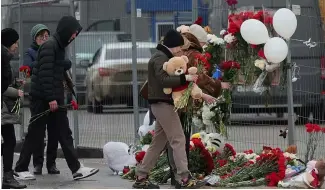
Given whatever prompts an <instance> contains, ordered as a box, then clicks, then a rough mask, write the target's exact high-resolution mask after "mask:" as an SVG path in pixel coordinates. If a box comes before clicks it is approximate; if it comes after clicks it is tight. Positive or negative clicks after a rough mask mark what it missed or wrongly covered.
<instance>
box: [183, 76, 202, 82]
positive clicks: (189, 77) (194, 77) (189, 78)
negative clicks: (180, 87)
mask: <svg viewBox="0 0 325 190" xmlns="http://www.w3.org/2000/svg"><path fill="white" fill-rule="evenodd" d="M185 78H186V81H189V82H196V81H197V79H198V78H199V76H198V75H185Z"/></svg>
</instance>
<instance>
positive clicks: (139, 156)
mask: <svg viewBox="0 0 325 190" xmlns="http://www.w3.org/2000/svg"><path fill="white" fill-rule="evenodd" d="M145 155H146V152H145V151H141V152H138V153H136V154H135V160H136V161H137V162H138V163H141V162H142V160H143V158H144V156H145Z"/></svg>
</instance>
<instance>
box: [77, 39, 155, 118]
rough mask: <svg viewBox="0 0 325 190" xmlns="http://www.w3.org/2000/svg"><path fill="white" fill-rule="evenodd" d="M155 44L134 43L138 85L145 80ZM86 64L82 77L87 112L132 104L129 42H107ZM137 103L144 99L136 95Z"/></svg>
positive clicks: (130, 50) (130, 44) (141, 104)
mask: <svg viewBox="0 0 325 190" xmlns="http://www.w3.org/2000/svg"><path fill="white" fill-rule="evenodd" d="M155 47H156V44H155V43H150V42H137V74H138V81H137V83H138V85H139V87H140V86H142V85H143V83H144V82H145V81H146V79H147V75H148V74H147V72H148V62H149V60H150V57H151V55H152V53H153V52H154V51H155ZM82 64H83V65H88V66H89V67H88V69H87V76H86V79H85V83H86V88H87V97H88V105H89V108H88V111H93V112H94V113H100V112H102V111H103V105H106V104H108V105H111V104H115V103H117V104H127V105H128V106H133V99H132V84H133V81H132V43H131V42H121V43H110V44H104V45H103V46H102V47H101V48H99V49H98V50H97V51H96V53H95V55H94V57H93V60H92V62H91V63H89V62H86V61H85V62H83V63H82ZM139 101H140V106H146V101H144V100H143V99H141V98H139Z"/></svg>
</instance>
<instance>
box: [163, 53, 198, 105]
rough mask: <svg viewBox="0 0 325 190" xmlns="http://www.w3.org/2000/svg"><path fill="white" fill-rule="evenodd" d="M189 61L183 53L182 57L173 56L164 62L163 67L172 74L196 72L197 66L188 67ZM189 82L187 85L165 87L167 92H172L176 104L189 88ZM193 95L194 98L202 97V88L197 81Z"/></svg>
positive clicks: (191, 73)
mask: <svg viewBox="0 0 325 190" xmlns="http://www.w3.org/2000/svg"><path fill="white" fill-rule="evenodd" d="M187 63H188V58H187V56H184V55H183V56H181V57H173V58H171V59H170V60H169V61H168V62H165V63H164V66H163V69H164V71H166V72H167V73H168V75H170V76H178V75H181V74H189V75H194V74H196V73H197V68H196V67H190V68H188V69H187ZM189 84H190V82H187V83H186V84H185V85H183V86H179V87H176V88H164V93H165V94H171V93H172V97H173V100H174V104H176V103H177V102H178V101H179V99H180V98H181V97H182V95H183V94H184V92H185V90H186V89H187V88H188V86H189ZM191 97H192V98H193V99H200V98H202V90H201V89H200V88H199V87H198V86H197V85H196V84H195V83H193V88H192V91H191Z"/></svg>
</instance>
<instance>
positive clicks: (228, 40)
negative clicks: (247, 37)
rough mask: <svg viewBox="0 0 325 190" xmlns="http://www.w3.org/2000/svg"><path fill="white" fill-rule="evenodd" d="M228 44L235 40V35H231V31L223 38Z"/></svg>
mask: <svg viewBox="0 0 325 190" xmlns="http://www.w3.org/2000/svg"><path fill="white" fill-rule="evenodd" d="M223 39H224V40H225V41H226V42H227V43H228V44H231V43H232V42H234V41H235V40H236V37H235V36H233V35H232V34H231V33H229V34H227V35H225V37H224V38H223Z"/></svg>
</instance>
